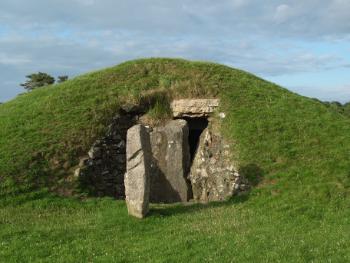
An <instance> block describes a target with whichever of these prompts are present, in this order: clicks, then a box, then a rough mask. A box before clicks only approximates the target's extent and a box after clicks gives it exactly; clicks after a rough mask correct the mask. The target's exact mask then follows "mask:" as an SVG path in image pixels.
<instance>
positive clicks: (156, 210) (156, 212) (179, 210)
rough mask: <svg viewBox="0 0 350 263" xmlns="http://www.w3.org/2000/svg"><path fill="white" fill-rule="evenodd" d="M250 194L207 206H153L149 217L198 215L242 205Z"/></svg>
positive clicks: (199, 204) (193, 204) (188, 204)
mask: <svg viewBox="0 0 350 263" xmlns="http://www.w3.org/2000/svg"><path fill="white" fill-rule="evenodd" d="M249 195H250V193H249V192H247V193H244V194H242V195H236V196H233V197H232V198H230V199H229V200H227V201H216V202H209V203H207V204H201V203H186V204H181V203H179V204H172V205H169V204H164V205H163V204H153V205H152V206H151V209H150V212H149V216H151V217H152V216H156V217H157V216H161V217H164V216H173V215H179V214H187V213H191V214H192V213H196V212H199V211H202V210H205V209H211V208H216V207H225V206H232V205H235V204H240V203H243V202H245V201H247V200H248V199H249Z"/></svg>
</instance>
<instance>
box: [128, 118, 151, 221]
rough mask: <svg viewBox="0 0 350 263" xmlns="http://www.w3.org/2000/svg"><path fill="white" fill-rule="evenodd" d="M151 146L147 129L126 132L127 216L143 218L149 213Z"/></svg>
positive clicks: (140, 128)
mask: <svg viewBox="0 0 350 263" xmlns="http://www.w3.org/2000/svg"><path fill="white" fill-rule="evenodd" d="M151 156H152V153H151V146H150V138H149V133H148V131H147V129H146V128H145V127H144V126H142V125H135V126H133V127H131V128H130V129H129V130H128V133H127V145H126V158H127V165H126V174H125V179H124V184H125V199H126V204H127V207H128V212H129V215H132V216H135V217H138V218H143V217H145V216H146V214H147V213H148V211H149V193H150V167H151V158H152V157H151Z"/></svg>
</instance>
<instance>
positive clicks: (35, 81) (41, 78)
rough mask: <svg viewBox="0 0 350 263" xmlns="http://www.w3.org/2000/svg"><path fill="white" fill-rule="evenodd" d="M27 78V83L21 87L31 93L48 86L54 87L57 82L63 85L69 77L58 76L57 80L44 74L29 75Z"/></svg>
mask: <svg viewBox="0 0 350 263" xmlns="http://www.w3.org/2000/svg"><path fill="white" fill-rule="evenodd" d="M26 78H27V81H26V82H24V83H21V84H20V85H21V86H22V87H23V88H24V89H26V90H27V91H31V90H33V89H36V88H40V87H44V86H47V85H52V84H54V83H55V82H56V83H62V82H64V81H66V80H68V76H66V75H64V76H58V77H57V80H56V79H55V78H54V77H52V76H50V75H49V74H47V73H44V72H38V73H33V74H30V75H27V76H26Z"/></svg>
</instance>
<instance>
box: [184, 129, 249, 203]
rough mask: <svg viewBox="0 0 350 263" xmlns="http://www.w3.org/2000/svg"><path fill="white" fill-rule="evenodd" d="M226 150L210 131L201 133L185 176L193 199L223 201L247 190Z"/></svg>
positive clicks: (216, 135)
mask: <svg viewBox="0 0 350 263" xmlns="http://www.w3.org/2000/svg"><path fill="white" fill-rule="evenodd" d="M230 147H231V146H230V145H229V144H226V143H225V142H224V140H223V138H222V137H221V136H220V134H215V133H214V132H212V131H211V130H210V128H206V129H205V130H204V131H203V133H202V135H201V137H200V141H199V146H198V149H197V152H196V154H195V157H194V160H193V164H192V167H191V172H190V175H189V178H190V180H191V185H192V192H193V198H194V200H196V201H199V202H204V203H205V202H209V201H221V200H226V199H227V198H229V197H231V196H233V195H234V194H236V193H238V192H242V191H244V190H247V189H248V182H246V180H245V179H244V178H243V177H242V176H240V174H239V173H238V171H237V169H236V167H235V166H234V165H232V160H231V158H230V151H229V148H230Z"/></svg>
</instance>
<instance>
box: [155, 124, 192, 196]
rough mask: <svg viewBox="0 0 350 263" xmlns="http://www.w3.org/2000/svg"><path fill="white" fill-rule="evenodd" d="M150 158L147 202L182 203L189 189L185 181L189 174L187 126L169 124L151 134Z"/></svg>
mask: <svg viewBox="0 0 350 263" xmlns="http://www.w3.org/2000/svg"><path fill="white" fill-rule="evenodd" d="M151 147H152V154H153V163H152V176H151V202H156V203H159V202H164V203H172V202H186V201H188V200H189V198H190V188H189V185H188V181H187V179H186V177H187V174H188V172H189V170H190V153H189V145H188V125H187V122H186V121H185V120H172V121H170V122H168V123H167V124H166V125H164V126H162V127H156V128H154V130H153V132H152V133H151Z"/></svg>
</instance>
